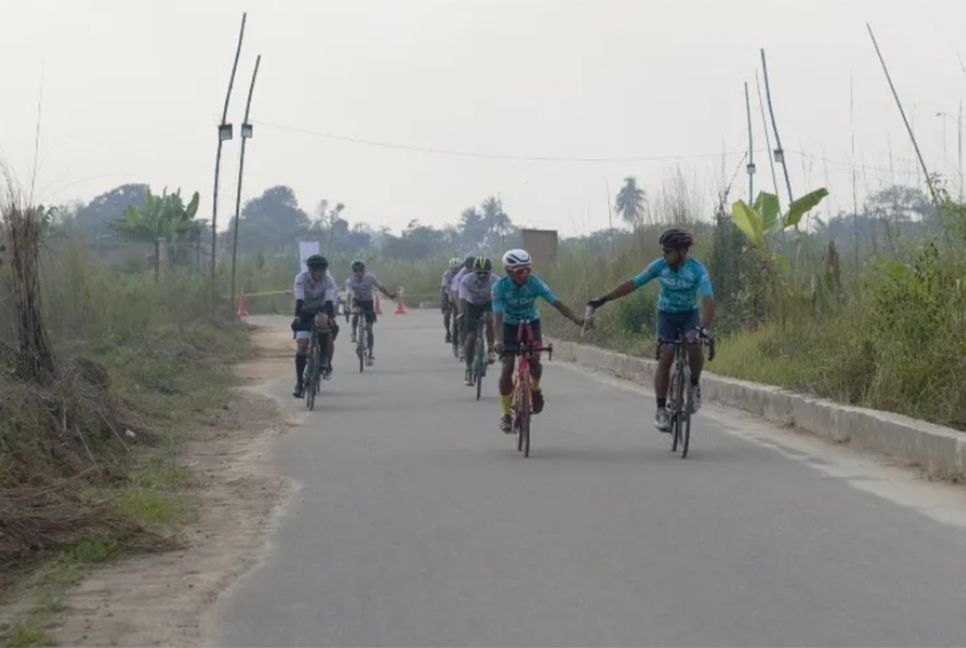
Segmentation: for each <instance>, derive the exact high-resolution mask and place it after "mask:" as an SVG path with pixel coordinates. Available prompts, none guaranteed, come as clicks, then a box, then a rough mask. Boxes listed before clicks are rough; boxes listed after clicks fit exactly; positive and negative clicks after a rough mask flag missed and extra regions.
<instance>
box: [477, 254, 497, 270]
mask: <svg viewBox="0 0 966 648" xmlns="http://www.w3.org/2000/svg"><path fill="white" fill-rule="evenodd" d="M492 270H493V262H492V261H490V259H489V258H488V257H483V256H481V257H480V258H479V259H477V260H476V261H474V262H473V272H490V271H492Z"/></svg>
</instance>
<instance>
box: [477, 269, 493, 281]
mask: <svg viewBox="0 0 966 648" xmlns="http://www.w3.org/2000/svg"><path fill="white" fill-rule="evenodd" d="M489 274H490V271H489V270H477V271H476V276H477V277H479V278H480V279H485V278H486V277H487V276H488V275H489Z"/></svg>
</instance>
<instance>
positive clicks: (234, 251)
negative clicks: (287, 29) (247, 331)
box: [231, 54, 262, 313]
mask: <svg viewBox="0 0 966 648" xmlns="http://www.w3.org/2000/svg"><path fill="white" fill-rule="evenodd" d="M261 62H262V55H261V54H259V55H258V56H257V57H256V58H255V71H254V72H252V84H251V85H250V86H248V101H247V103H246V104H245V121H244V122H242V132H241V137H242V143H241V158H240V159H239V160H238V189H237V190H236V191H235V227H234V230H235V231H234V232H233V234H232V243H231V312H233V313H234V312H235V258H236V257H237V256H238V225H239V223H240V222H241V195H242V174H243V173H245V145H246V144H247V143H248V140H249V139H251V133H250V132H246V129H248V128H251V125H250V124H249V122H248V114H249V112H250V111H251V109H252V93H253V92H255V79H256V77H258V65H259V64H260V63H261Z"/></svg>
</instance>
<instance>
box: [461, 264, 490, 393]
mask: <svg viewBox="0 0 966 648" xmlns="http://www.w3.org/2000/svg"><path fill="white" fill-rule="evenodd" d="M492 270H493V262H492V261H490V260H489V259H488V258H486V257H482V256H481V257H480V258H478V259H477V260H476V262H475V263H474V264H473V271H472V272H467V273H466V274H465V275H463V278H462V279H461V280H460V292H459V295H460V313H461V314H462V315H463V335H464V337H465V338H466V345H465V346H464V354H465V356H466V378H465V382H466V385H467V386H469V387H472V386H473V354H474V350H473V349H474V347H475V346H476V329H477V327H478V326H479V322H480V318H481V317H482V318H483V320H484V322H485V326H486V349H487V356H488V357H487V360H488V361H489V363H490V364H492V363H493V362H495V356H494V351H493V339H494V336H493V285H494V284H495V283H496V282H497V281H499V278H498V277H497V276H496V275H494V274H493V272H492Z"/></svg>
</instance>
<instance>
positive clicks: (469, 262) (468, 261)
mask: <svg viewBox="0 0 966 648" xmlns="http://www.w3.org/2000/svg"><path fill="white" fill-rule="evenodd" d="M474 263H476V257H475V256H473V255H472V254H467V255H466V258H465V259H463V267H464V268H466V269H467V270H469V269H470V268H472V267H473V264H474Z"/></svg>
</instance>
